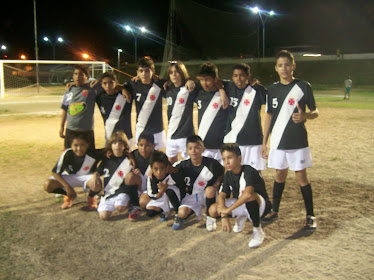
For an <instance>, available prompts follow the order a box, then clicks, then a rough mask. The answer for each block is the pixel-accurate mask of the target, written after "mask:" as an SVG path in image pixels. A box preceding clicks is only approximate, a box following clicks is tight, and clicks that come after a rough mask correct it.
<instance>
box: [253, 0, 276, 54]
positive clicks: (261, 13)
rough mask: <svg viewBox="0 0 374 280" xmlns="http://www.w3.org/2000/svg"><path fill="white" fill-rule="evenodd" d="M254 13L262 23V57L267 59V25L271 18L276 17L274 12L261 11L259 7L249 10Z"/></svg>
mask: <svg viewBox="0 0 374 280" xmlns="http://www.w3.org/2000/svg"><path fill="white" fill-rule="evenodd" d="M249 9H250V10H251V11H252V13H254V14H258V15H259V17H260V19H261V22H262V57H265V23H266V21H267V19H268V17H269V16H273V15H275V13H274V11H265V10H260V9H259V8H258V7H254V8H249Z"/></svg>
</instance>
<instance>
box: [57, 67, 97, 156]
mask: <svg viewBox="0 0 374 280" xmlns="http://www.w3.org/2000/svg"><path fill="white" fill-rule="evenodd" d="M88 78H89V75H88V69H87V68H86V67H85V66H82V65H75V66H74V73H73V81H74V85H73V86H72V87H71V88H70V90H69V91H67V92H66V93H65V95H64V99H63V102H62V105H61V109H62V118H61V123H60V137H61V138H65V142H64V146H65V149H68V148H70V146H71V140H72V138H73V137H74V135H76V134H85V135H86V136H87V137H88V139H89V144H90V146H89V149H90V150H94V149H95V137H94V131H93V124H94V109H95V100H96V96H97V95H98V93H99V90H100V85H96V86H94V87H93V88H91V87H90V85H89V84H87V81H88ZM65 123H66V131H65V134H64V129H65Z"/></svg>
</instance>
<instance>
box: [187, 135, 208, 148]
mask: <svg viewBox="0 0 374 280" xmlns="http://www.w3.org/2000/svg"><path fill="white" fill-rule="evenodd" d="M189 143H195V144H199V145H200V146H201V147H204V142H203V140H202V139H201V137H200V136H199V135H195V134H193V135H190V136H188V137H187V141H186V146H187V145H188V144H189Z"/></svg>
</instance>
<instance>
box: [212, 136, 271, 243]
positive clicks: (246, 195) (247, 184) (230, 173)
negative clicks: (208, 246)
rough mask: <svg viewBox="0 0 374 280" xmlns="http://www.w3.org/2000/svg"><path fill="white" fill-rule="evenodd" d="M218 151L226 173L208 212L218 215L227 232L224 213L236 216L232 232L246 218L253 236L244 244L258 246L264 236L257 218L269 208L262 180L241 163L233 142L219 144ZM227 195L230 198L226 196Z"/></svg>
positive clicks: (227, 223)
mask: <svg viewBox="0 0 374 280" xmlns="http://www.w3.org/2000/svg"><path fill="white" fill-rule="evenodd" d="M221 152H222V160H223V164H224V166H225V168H226V173H225V175H224V177H223V182H222V185H221V188H220V192H219V194H218V202H217V203H215V204H214V205H212V207H211V208H210V210H209V212H210V215H211V216H213V217H218V216H221V218H222V230H223V231H229V232H230V231H231V224H230V221H229V217H228V215H231V216H232V217H236V223H235V225H234V228H233V231H234V232H241V231H242V230H243V228H244V224H245V222H246V221H247V218H249V220H250V221H252V223H253V235H252V239H251V240H250V242H249V244H248V246H249V247H251V248H254V247H258V246H260V245H261V244H262V242H263V241H264V238H265V233H264V231H263V230H262V228H261V224H260V217H263V216H264V215H266V214H267V213H269V212H270V209H271V203H270V201H269V197H268V194H267V192H266V188H265V181H264V179H263V178H262V177H261V175H260V173H259V172H258V171H257V170H256V169H254V168H253V167H252V166H250V165H242V164H241V162H242V158H241V151H240V148H239V145H238V144H237V143H226V144H223V145H222V147H221ZM231 195H232V198H228V197H230V196H231Z"/></svg>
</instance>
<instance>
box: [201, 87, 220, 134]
mask: <svg viewBox="0 0 374 280" xmlns="http://www.w3.org/2000/svg"><path fill="white" fill-rule="evenodd" d="M221 107H222V102H221V97H220V95H219V91H217V92H216V93H215V94H214V95H213V98H212V100H210V103H209V105H208V107H207V108H206V110H205V112H204V115H203V117H202V118H201V121H200V124H199V130H198V133H197V134H198V135H199V136H200V137H201V139H202V140H203V141H204V139H205V136H206V134H207V133H208V131H209V129H210V126H211V125H212V123H213V120H214V118H215V117H216V115H217V114H218V112H219V110H220V109H221Z"/></svg>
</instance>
